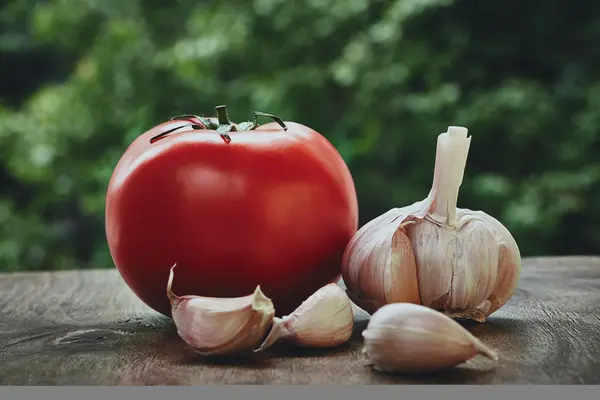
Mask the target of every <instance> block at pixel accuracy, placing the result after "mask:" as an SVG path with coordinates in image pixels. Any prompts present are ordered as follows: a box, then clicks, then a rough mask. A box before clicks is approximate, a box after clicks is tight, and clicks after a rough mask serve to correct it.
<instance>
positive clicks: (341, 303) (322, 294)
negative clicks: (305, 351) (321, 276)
mask: <svg viewBox="0 0 600 400" xmlns="http://www.w3.org/2000/svg"><path fill="white" fill-rule="evenodd" d="M353 328H354V312H353V310H352V302H351V301H350V299H349V298H348V296H347V295H346V293H345V292H344V290H343V289H342V288H341V287H339V286H338V285H337V284H335V283H330V284H328V285H325V286H323V287H322V288H320V289H319V290H317V291H316V292H315V293H313V294H312V295H311V296H310V297H309V298H308V299H306V300H305V301H304V302H303V303H302V304H301V305H300V306H298V308H297V309H296V310H294V312H293V313H291V314H290V315H286V316H284V317H283V318H278V317H275V318H274V320H273V326H272V328H271V331H270V332H269V335H268V336H267V337H266V339H265V340H264V342H263V343H262V344H261V346H260V348H259V349H258V350H257V351H263V350H265V349H267V348H268V347H271V346H272V345H274V344H275V343H276V342H278V341H280V340H285V341H288V342H290V343H294V344H295V345H298V346H304V347H336V346H339V345H341V344H343V343H345V342H347V341H348V340H349V339H350V337H351V336H352V330H353Z"/></svg>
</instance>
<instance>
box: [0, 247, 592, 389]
mask: <svg viewBox="0 0 600 400" xmlns="http://www.w3.org/2000/svg"><path fill="white" fill-rule="evenodd" d="M0 310H1V313H0V382H1V383H2V384H5V385H6V384H10V385H24V384H28V385H203V384H255V383H277V384H318V383H334V384H390V383H446V384H448V383H461V384H465V383H466V384H475V383H482V384H488V383H514V384H523V383H535V384H550V383H554V384H578V383H579V384H582V383H584V384H598V383H600V258H592V257H573V258H537V259H526V260H525V261H524V266H523V275H522V280H521V283H520V287H519V289H518V291H517V293H516V294H515V296H513V298H512V299H511V300H510V302H509V303H508V304H507V305H506V306H505V307H504V308H502V309H501V310H499V311H498V312H496V313H495V314H493V315H492V316H491V317H490V318H489V320H488V322H486V323H485V324H469V325H467V327H468V328H469V329H470V330H471V331H472V332H473V333H474V334H475V335H476V336H477V337H479V338H480V339H482V340H483V341H484V342H485V343H486V344H488V345H489V346H490V347H491V348H493V349H495V350H496V351H498V353H499V354H500V361H499V363H498V364H496V365H495V367H494V364H491V365H490V362H489V361H487V360H485V359H483V358H477V359H474V360H472V361H470V362H468V363H466V364H463V365H462V366H459V367H457V368H455V369H452V370H450V371H446V372H443V373H436V374H431V375H427V376H418V377H407V376H390V375H386V374H383V373H378V372H376V371H374V370H372V369H371V367H369V366H367V365H366V362H365V359H364V356H363V355H361V353H360V350H361V336H360V332H361V331H362V329H364V327H365V326H366V323H367V320H368V315H367V314H365V313H364V312H363V311H362V310H360V309H357V310H356V320H357V321H356V322H357V323H356V329H355V334H354V336H353V338H352V339H351V340H350V342H349V343H347V344H346V345H344V346H342V347H339V348H336V349H330V350H307V349H299V348H294V347H289V346H283V345H279V346H277V347H273V348H271V351H270V352H269V353H264V354H263V355H262V356H257V357H256V358H252V359H247V360H238V361H233V360H228V361H227V360H225V361H224V360H220V361H211V360H209V359H203V358H201V357H199V356H197V355H195V354H194V353H193V352H192V351H191V350H190V349H189V348H188V347H187V346H186V345H185V344H184V343H183V341H182V340H181V339H180V338H179V337H178V336H177V333H176V331H175V328H174V325H173V324H172V322H171V321H170V320H169V319H167V318H165V317H162V316H161V315H159V314H157V313H155V312H153V311H152V310H151V309H149V308H148V307H146V306H145V305H143V304H142V303H141V302H140V301H139V300H137V298H136V297H135V296H134V295H133V294H132V292H131V291H130V290H129V289H128V288H127V287H126V286H125V284H124V283H123V282H122V280H121V278H120V276H119V275H118V274H117V272H116V270H114V269H112V270H92V271H63V272H54V273H46V272H45V273H15V274H4V275H0Z"/></svg>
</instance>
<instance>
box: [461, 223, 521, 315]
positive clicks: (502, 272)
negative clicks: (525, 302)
mask: <svg viewBox="0 0 600 400" xmlns="http://www.w3.org/2000/svg"><path fill="white" fill-rule="evenodd" d="M471 212H472V213H473V214H476V215H478V216H479V218H481V219H483V220H485V221H486V222H487V223H488V225H489V226H490V227H491V228H492V229H493V230H494V233H495V234H496V237H497V240H498V242H499V244H500V249H499V252H500V254H499V260H498V275H497V277H496V284H495V285H494V288H493V290H492V293H491V295H490V297H489V300H490V303H491V306H490V310H489V311H488V314H487V315H489V314H491V313H493V312H494V311H496V310H498V309H499V308H500V307H502V306H503V305H504V304H506V302H507V301H508V300H509V299H510V298H511V297H512V295H513V294H514V293H515V291H516V289H517V285H518V283H519V280H520V278H521V270H522V266H521V253H520V251H519V246H518V245H517V242H516V241H515V239H514V237H513V236H512V235H511V233H510V232H509V230H508V229H506V227H505V226H504V225H502V223H500V221H498V220H497V219H496V218H494V217H492V216H491V215H488V214H486V213H484V212H482V211H471Z"/></svg>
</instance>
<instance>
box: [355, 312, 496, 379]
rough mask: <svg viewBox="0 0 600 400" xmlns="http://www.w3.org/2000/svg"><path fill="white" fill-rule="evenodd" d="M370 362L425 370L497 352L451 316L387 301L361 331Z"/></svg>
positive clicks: (383, 368) (391, 370)
mask: <svg viewBox="0 0 600 400" xmlns="http://www.w3.org/2000/svg"><path fill="white" fill-rule="evenodd" d="M362 335H363V337H364V349H363V352H364V353H366V355H367V357H368V359H369V362H370V363H371V364H372V365H373V367H374V368H375V369H378V370H380V371H383V372H389V373H397V372H405V373H406V372H408V373H424V372H433V371H438V370H442V369H446V368H450V367H453V366H455V365H458V364H461V363H463V362H465V361H468V360H470V359H472V358H473V357H475V356H477V355H483V356H485V357H487V358H489V359H491V360H494V361H496V360H498V356H497V354H496V353H495V352H494V351H492V350H490V349H489V348H488V347H487V346H486V345H485V344H483V343H482V342H481V341H480V340H479V339H477V338H476V337H475V336H473V335H472V334H471V333H470V332H469V331H467V330H466V329H465V328H463V327H462V326H461V325H460V324H459V323H458V322H456V321H454V320H453V319H451V318H450V317H448V316H446V315H444V314H442V313H440V312H438V311H435V310H433V309H431V308H428V307H425V306H421V305H416V304H410V303H395V304H387V305H385V306H383V307H381V308H380V309H379V310H377V311H376V312H375V313H374V314H373V315H372V316H371V319H370V321H369V324H368V325H367V328H366V329H365V330H364V331H363V334H362Z"/></svg>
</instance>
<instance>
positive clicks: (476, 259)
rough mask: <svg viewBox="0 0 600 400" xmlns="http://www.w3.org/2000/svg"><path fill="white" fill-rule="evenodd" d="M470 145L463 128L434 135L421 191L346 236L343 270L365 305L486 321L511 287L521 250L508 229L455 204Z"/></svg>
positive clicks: (366, 307)
mask: <svg viewBox="0 0 600 400" xmlns="http://www.w3.org/2000/svg"><path fill="white" fill-rule="evenodd" d="M470 144H471V137H467V129H466V128H462V127H454V126H451V127H449V128H448V131H447V132H445V133H442V134H440V135H439V136H438V139H437V151H436V158H435V169H434V175H433V184H432V187H431V190H430V192H429V195H428V196H427V198H425V199H424V200H421V201H418V202H416V203H414V204H412V205H409V206H406V207H402V208H393V209H391V210H389V211H388V212H386V213H384V214H382V215H380V216H379V217H377V218H375V219H373V220H372V221H370V222H368V223H367V224H366V225H364V226H363V227H362V228H361V229H359V230H358V232H357V233H356V234H355V235H354V237H353V238H352V239H351V241H350V242H349V244H348V246H347V248H346V251H345V253H344V258H343V262H342V276H343V279H344V282H345V283H346V286H347V288H348V295H349V297H350V298H351V299H352V301H354V302H355V303H356V304H357V305H358V306H360V307H361V308H363V309H364V310H365V311H367V312H369V313H373V312H375V311H376V310H377V309H378V308H380V307H382V306H383V305H385V304H389V303H399V302H406V303H414V304H422V305H424V306H427V307H430V308H433V309H435V310H439V311H442V312H444V313H446V314H447V315H449V316H452V317H456V318H467V319H472V320H475V321H479V322H484V321H485V319H486V317H487V316H489V315H490V314H491V313H493V312H494V311H496V310H497V309H498V308H500V307H502V306H503V305H504V304H505V303H506V302H507V301H508V299H509V298H510V297H511V296H512V294H513V293H514V291H515V289H516V286H517V283H518V281H519V277H520V274H521V255H520V252H519V248H518V246H517V243H516V242H515V240H514V238H513V237H512V235H511V233H510V232H509V231H508V230H507V229H506V228H505V227H504V226H503V225H502V224H501V223H500V222H499V221H498V220H496V219H495V218H493V217H492V216H490V215H488V214H486V213H484V212H483V211H472V210H469V209H464V208H457V206H456V205H457V199H458V193H459V188H460V185H461V184H462V180H463V174H464V169H465V165H466V161H467V154H468V152H469V147H470Z"/></svg>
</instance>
